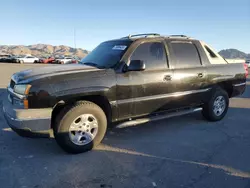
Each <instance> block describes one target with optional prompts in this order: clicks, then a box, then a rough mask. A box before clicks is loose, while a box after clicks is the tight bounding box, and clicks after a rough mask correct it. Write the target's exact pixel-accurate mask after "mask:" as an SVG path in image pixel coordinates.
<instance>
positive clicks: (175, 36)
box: [166, 35, 191, 39]
mask: <svg viewBox="0 0 250 188" xmlns="http://www.w3.org/2000/svg"><path fill="white" fill-rule="evenodd" d="M166 37H167V38H185V39H190V38H191V37H188V36H186V35H169V36H166Z"/></svg>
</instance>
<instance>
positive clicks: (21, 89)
mask: <svg viewBox="0 0 250 188" xmlns="http://www.w3.org/2000/svg"><path fill="white" fill-rule="evenodd" d="M30 87H31V85H15V87H14V92H15V93H18V94H21V95H27V94H28V93H29V90H30Z"/></svg>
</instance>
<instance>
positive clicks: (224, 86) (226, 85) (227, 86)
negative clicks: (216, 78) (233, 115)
mask: <svg viewBox="0 0 250 188" xmlns="http://www.w3.org/2000/svg"><path fill="white" fill-rule="evenodd" d="M218 85H219V86H220V87H221V88H222V89H224V90H225V91H226V92H227V94H228V97H229V98H230V97H231V96H232V94H233V86H232V84H231V83H226V82H221V83H219V84H218Z"/></svg>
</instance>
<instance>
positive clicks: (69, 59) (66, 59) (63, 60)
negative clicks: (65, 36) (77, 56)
mask: <svg viewBox="0 0 250 188" xmlns="http://www.w3.org/2000/svg"><path fill="white" fill-rule="evenodd" d="M56 60H58V61H60V62H61V63H62V64H68V63H71V62H72V61H73V60H74V58H73V57H59V58H56Z"/></svg>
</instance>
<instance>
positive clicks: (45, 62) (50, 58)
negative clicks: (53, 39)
mask: <svg viewBox="0 0 250 188" xmlns="http://www.w3.org/2000/svg"><path fill="white" fill-rule="evenodd" d="M54 61H55V58H54V57H48V58H44V59H39V63H43V64H49V63H52V62H54Z"/></svg>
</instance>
